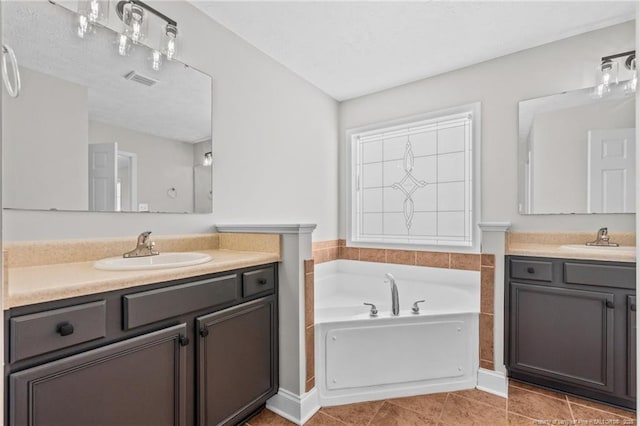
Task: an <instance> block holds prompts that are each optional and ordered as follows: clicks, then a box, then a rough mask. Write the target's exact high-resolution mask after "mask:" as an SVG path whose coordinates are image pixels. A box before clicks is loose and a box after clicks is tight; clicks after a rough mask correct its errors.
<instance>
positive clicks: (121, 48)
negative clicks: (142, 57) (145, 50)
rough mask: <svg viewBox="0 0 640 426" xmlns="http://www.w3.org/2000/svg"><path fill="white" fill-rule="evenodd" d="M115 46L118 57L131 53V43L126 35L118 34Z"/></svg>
mask: <svg viewBox="0 0 640 426" xmlns="http://www.w3.org/2000/svg"><path fill="white" fill-rule="evenodd" d="M115 44H116V47H117V49H118V55H120V56H127V55H129V53H131V45H132V44H133V43H132V42H131V40H130V39H129V37H127V36H126V34H118V37H117V38H116V42H115Z"/></svg>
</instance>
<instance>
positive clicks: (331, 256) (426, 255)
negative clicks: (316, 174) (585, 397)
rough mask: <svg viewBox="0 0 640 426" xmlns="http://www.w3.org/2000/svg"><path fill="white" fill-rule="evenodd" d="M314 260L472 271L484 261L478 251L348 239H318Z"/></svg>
mask: <svg viewBox="0 0 640 426" xmlns="http://www.w3.org/2000/svg"><path fill="white" fill-rule="evenodd" d="M313 259H314V260H315V262H316V264H317V263H323V262H330V261H332V260H338V259H345V260H360V261H363V262H378V263H398V264H402V265H416V266H430V267H432V268H449V269H464V270H468V271H479V270H480V264H481V262H480V254H477V253H448V252H436V251H420V250H393V249H378V248H360V247H346V241H345V240H330V241H318V242H314V243H313Z"/></svg>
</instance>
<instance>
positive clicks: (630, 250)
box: [560, 244, 636, 254]
mask: <svg viewBox="0 0 640 426" xmlns="http://www.w3.org/2000/svg"><path fill="white" fill-rule="evenodd" d="M560 248H561V249H564V250H570V251H584V252H589V253H598V254H606V253H612V254H613V253H617V254H634V253H635V252H636V248H635V247H634V246H619V247H611V246H587V245H584V244H567V245H564V246H560Z"/></svg>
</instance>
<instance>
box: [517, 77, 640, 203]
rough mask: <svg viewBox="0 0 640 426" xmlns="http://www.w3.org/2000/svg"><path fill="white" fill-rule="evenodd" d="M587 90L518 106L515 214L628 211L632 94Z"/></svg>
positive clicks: (631, 196) (632, 158) (632, 147)
mask: <svg viewBox="0 0 640 426" xmlns="http://www.w3.org/2000/svg"><path fill="white" fill-rule="evenodd" d="M620 86H621V85H620ZM593 92H594V91H593V88H587V89H581V90H574V91H570V92H564V93H559V94H555V95H551V96H544V97H541V98H536V99H529V100H525V101H522V102H520V103H519V105H518V107H519V108H518V109H519V135H518V180H519V182H518V187H519V191H518V203H519V204H518V210H519V212H520V213H521V214H576V213H582V214H593V213H634V212H635V97H634V96H629V95H627V94H625V93H624V91H623V90H622V87H618V88H615V89H614V90H612V91H611V93H609V94H608V95H607V96H605V97H602V98H596V97H594V96H593Z"/></svg>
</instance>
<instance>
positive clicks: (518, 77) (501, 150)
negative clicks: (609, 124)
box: [339, 17, 635, 237]
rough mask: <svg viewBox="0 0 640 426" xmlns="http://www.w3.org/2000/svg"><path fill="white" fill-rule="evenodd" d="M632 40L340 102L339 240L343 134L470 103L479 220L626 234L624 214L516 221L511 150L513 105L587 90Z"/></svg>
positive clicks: (606, 39)
mask: <svg viewBox="0 0 640 426" xmlns="http://www.w3.org/2000/svg"><path fill="white" fill-rule="evenodd" d="M630 18H631V17H630ZM634 37H635V25H634V21H630V22H627V23H624V24H621V25H617V26H614V27H609V28H606V29H603V30H599V31H593V32H589V33H586V34H582V35H579V36H576V37H571V38H568V39H565V40H561V41H557V42H554V43H550V44H546V45H543V46H540V47H537V48H533V49H529V50H525V51H522V52H518V53H515V54H512V55H508V56H504V57H501V58H497V59H494V60H491V61H487V62H484V63H481V64H477V65H473V66H470V67H467V68H463V69H460V70H456V71H453V72H449V73H446V74H442V75H438V76H435V77H432V78H428V79H424V80H420V81H417V82H414V83H410V84H406V85H404V86H400V87H397V88H393V89H389V90H385V91H383V92H379V93H375V94H372V95H368V96H363V97H360V98H357V99H353V100H350V101H346V102H343V103H341V104H340V138H341V149H340V154H341V169H340V170H341V178H340V182H341V185H340V189H341V194H340V201H341V205H340V232H339V234H340V236H341V237H345V233H346V227H345V224H346V214H347V208H346V201H345V200H346V198H345V197H346V193H345V191H344V188H345V184H344V183H345V164H344V158H345V148H346V142H345V136H344V135H345V132H346V130H347V129H350V128H355V127H360V126H364V125H367V124H371V123H375V122H381V121H387V120H392V119H396V118H401V117H407V116H411V115H415V114H419V113H426V112H429V111H437V110H440V109H444V108H449V107H454V106H456V105H463V104H467V103H470V102H474V101H481V102H482V220H483V221H509V222H512V223H513V228H512V229H513V230H517V231H524V230H528V231H556V230H565V231H577V230H586V231H595V230H596V229H598V228H599V227H601V226H608V227H609V229H610V230H611V231H614V232H615V231H633V230H634V215H632V214H626V215H579V216H576V215H571V216H568V215H564V216H558V215H553V216H548V215H547V216H522V215H519V214H518V211H517V145H518V102H519V101H520V100H523V99H531V98H536V97H540V96H544V95H549V94H553V93H559V92H562V91H565V90H573V89H579V88H583V87H588V86H592V85H593V80H594V69H595V67H596V65H597V64H598V62H599V59H600V57H601V56H604V55H607V54H610V52H624V51H628V50H632V49H633V48H634V46H635V42H634Z"/></svg>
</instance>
